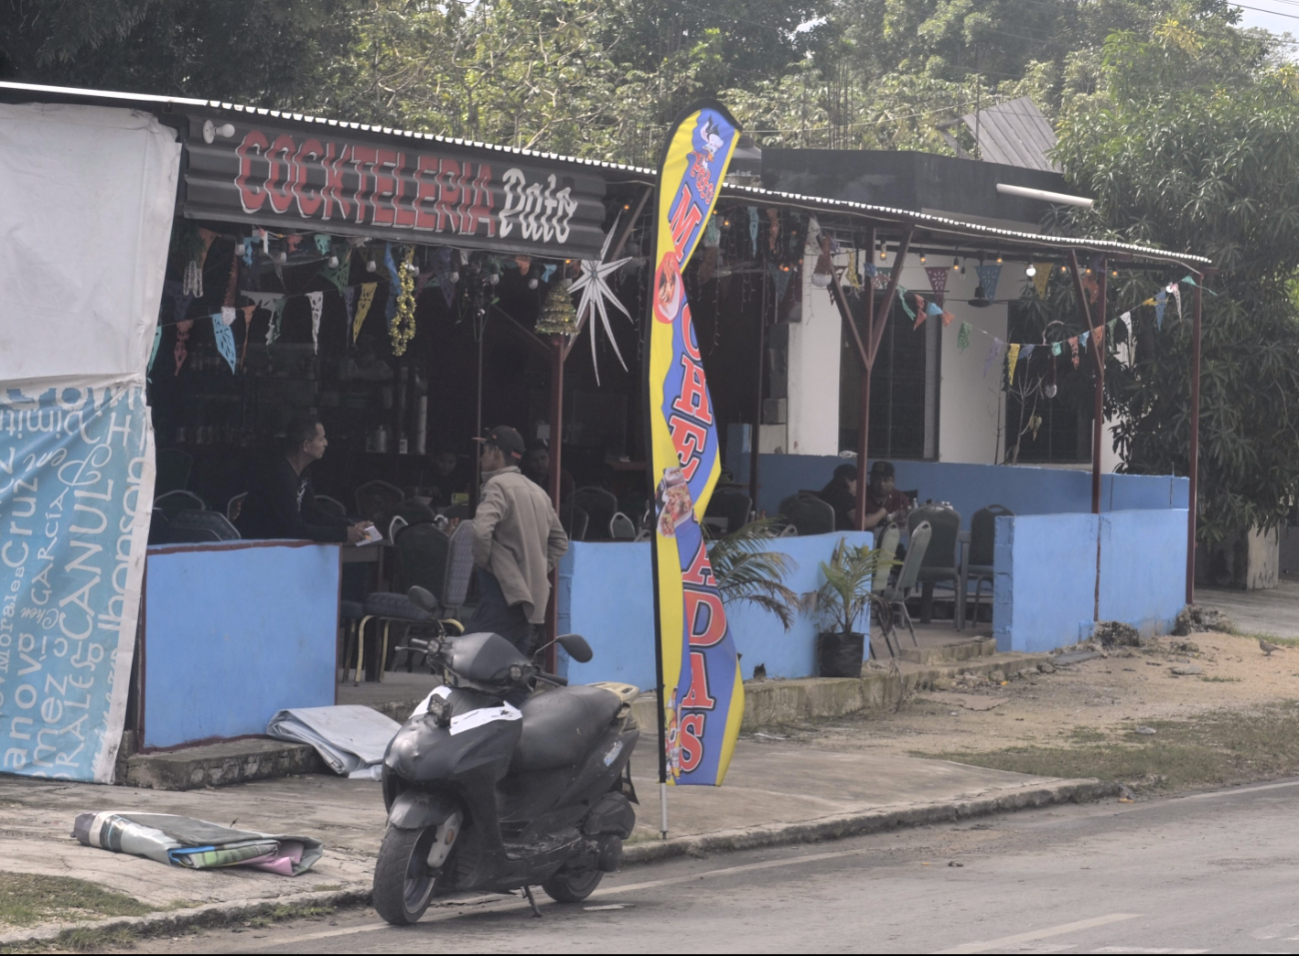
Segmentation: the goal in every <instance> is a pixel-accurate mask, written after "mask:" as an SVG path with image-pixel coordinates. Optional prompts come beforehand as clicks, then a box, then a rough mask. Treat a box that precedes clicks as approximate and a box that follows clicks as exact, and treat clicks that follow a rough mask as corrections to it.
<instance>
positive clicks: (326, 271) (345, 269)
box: [320, 248, 352, 292]
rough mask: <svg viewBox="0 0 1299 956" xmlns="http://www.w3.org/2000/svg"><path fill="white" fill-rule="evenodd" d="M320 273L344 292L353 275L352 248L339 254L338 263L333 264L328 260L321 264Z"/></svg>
mask: <svg viewBox="0 0 1299 956" xmlns="http://www.w3.org/2000/svg"><path fill="white" fill-rule="evenodd" d="M320 274H321V276H323V277H324V278H325V280H326V281H328V282H329V284H330V285H332V286H333V287H334V288H335V289H337V290H338V291H339V292H342V291H343V290H344V289H346V288H347V280H348V279H349V278H351V275H352V250H351V249H350V248H349V249H348V250H347V251H346V252H344V253H343V254H342V255H341V256H338V265H336V266H331V265H329V263H328V261H326V263H325V265H323V266H321V269H320Z"/></svg>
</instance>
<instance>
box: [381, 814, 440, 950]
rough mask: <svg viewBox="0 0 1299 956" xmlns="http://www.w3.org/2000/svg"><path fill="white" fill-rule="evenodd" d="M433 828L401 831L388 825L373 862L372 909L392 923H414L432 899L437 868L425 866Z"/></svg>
mask: <svg viewBox="0 0 1299 956" xmlns="http://www.w3.org/2000/svg"><path fill="white" fill-rule="evenodd" d="M437 832H438V828H437V827H435V826H434V827H424V828H423V829H419V830H402V829H399V828H398V827H394V826H389V827H388V830H387V832H386V833H384V835H383V843H382V845H380V847H379V859H378V861H377V862H376V863H375V865H374V908H375V910H376V912H378V914H379V915H380V916H382V917H383V918H384V919H386V920H387V921H388V922H389V923H392V924H393V925H394V926H409V925H410V924H411V923H415V922H418V920H419V918H420V917H421V916H423V915H424V911H425V910H426V909H428V904H429V900H431V899H432V898H433V885H434V884H435V883H436V882H437V874H438V871H437V870H432V869H430V868H429V865H428V855H429V850H430V849H431V848H432V846H433V841H434V840H436V839H437Z"/></svg>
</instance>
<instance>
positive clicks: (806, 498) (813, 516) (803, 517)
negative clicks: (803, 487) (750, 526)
mask: <svg viewBox="0 0 1299 956" xmlns="http://www.w3.org/2000/svg"><path fill="white" fill-rule="evenodd" d="M780 513H781V514H782V515H783V516H784V517H785V519H786V520H787V521H788V522H789V523H790V524H791V525H793V526H794V528H795V530H797V532H798V533H799V535H809V534H830V533H831V532H833V531H834V508H832V507H830V504H829V502H826V501H822V500H821V499H820V498H818V497H816V495H815V494H813V493H812V492H805V491H800V492H799V493H798V494H796V495H790V496H789V497H788V498H786V499H785V500H784V501H782V502H781V503H780Z"/></svg>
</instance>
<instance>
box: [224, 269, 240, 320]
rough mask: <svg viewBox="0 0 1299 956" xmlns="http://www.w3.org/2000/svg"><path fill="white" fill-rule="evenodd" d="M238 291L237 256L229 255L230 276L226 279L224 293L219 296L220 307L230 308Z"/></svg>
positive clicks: (232, 306)
mask: <svg viewBox="0 0 1299 956" xmlns="http://www.w3.org/2000/svg"><path fill="white" fill-rule="evenodd" d="M238 293H239V257H238V256H231V257H230V278H229V279H228V280H227V281H226V294H225V295H224V296H222V297H221V307H222V308H225V309H232V308H234V305H235V299H236V298H237V296H238Z"/></svg>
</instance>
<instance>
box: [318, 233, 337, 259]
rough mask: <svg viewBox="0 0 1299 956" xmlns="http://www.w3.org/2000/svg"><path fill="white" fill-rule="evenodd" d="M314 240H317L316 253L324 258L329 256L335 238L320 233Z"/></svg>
mask: <svg viewBox="0 0 1299 956" xmlns="http://www.w3.org/2000/svg"><path fill="white" fill-rule="evenodd" d="M314 238H315V240H316V251H317V252H319V253H320V254H321V255H322V256H328V255H329V247H330V246H331V245H332V244H333V241H334V237H333V236H327V235H325V233H323V232H318V233H316V235H315V237H314Z"/></svg>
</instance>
